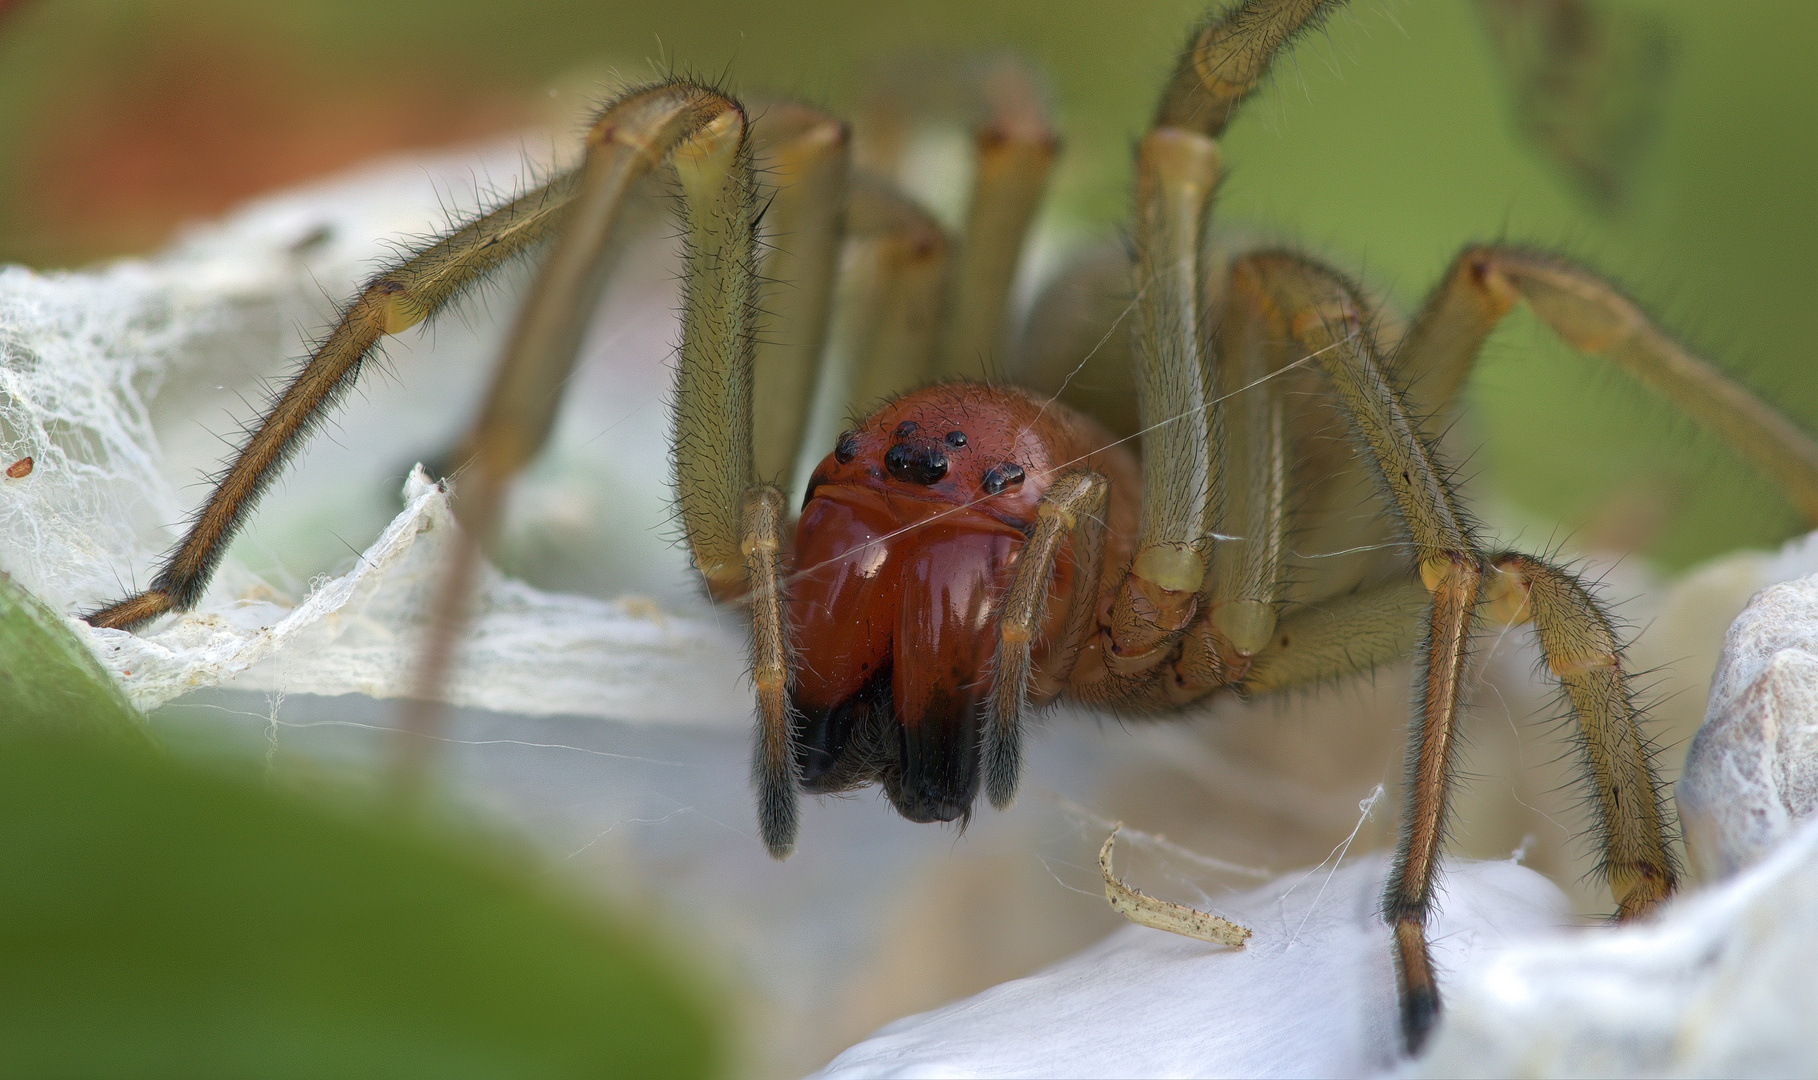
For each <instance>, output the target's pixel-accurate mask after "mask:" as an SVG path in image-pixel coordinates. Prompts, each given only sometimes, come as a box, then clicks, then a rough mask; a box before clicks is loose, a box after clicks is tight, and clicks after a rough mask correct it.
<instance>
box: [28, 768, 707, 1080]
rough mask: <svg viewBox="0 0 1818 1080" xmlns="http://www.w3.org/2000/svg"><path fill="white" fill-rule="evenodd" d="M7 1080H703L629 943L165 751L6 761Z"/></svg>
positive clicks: (668, 981)
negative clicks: (54, 1079)
mask: <svg viewBox="0 0 1818 1080" xmlns="http://www.w3.org/2000/svg"><path fill="white" fill-rule="evenodd" d="M0 867H4V871H3V872H0V1047H3V1048H4V1049H3V1050H0V1075H4V1076H29V1077H51V1076H82V1077H116V1076H118V1077H129V1076H130V1077H158V1076H172V1077H177V1076H181V1077H213V1076H219V1077H242V1078H264V1077H330V1076H332V1077H366V1076H371V1077H418V1076H421V1077H437V1078H458V1077H488V1078H493V1077H583V1076H626V1077H633V1076H635V1077H640V1078H642V1077H694V1076H702V1075H707V1074H709V1073H712V1072H715V1071H717V1070H716V1067H715V1066H716V1060H717V1043H716V1040H715V1038H714V1031H713V1028H712V1027H711V1026H710V1024H709V1022H708V1020H707V1018H706V1014H705V1012H704V1011H703V1009H702V1008H701V1006H700V1004H699V1002H698V1001H697V999H696V997H695V996H694V995H692V994H690V993H689V992H688V991H687V990H686V989H685V988H684V987H683V986H682V985H681V983H680V981H679V980H678V979H677V978H676V977H675V976H674V975H672V974H670V973H669V972H667V971H666V970H665V967H664V965H663V964H661V963H660V962H659V959H658V957H657V956H656V955H655V954H654V952H653V951H652V950H650V949H648V948H647V947H645V946H644V945H642V944H641V943H639V942H638V941H636V940H634V935H633V933H631V932H630V931H628V930H625V929H616V930H615V929H613V928H610V927H608V926H607V925H605V924H604V923H603V922H602V920H600V919H599V918H597V917H590V916H589V915H586V914H583V913H581V912H580V911H579V910H578V909H577V908H574V907H572V906H570V905H564V904H563V903H561V902H559V901H557V900H555V899H552V898H551V897H549V896H547V895H544V894H542V893H541V892H539V891H538V890H536V889H533V888H530V887H528V886H526V885H525V884H524V883H522V882H520V881H516V880H514V879H513V878H512V877H511V876H510V875H509V874H508V873H507V872H505V871H504V870H503V869H500V868H497V867H493V866H490V865H487V864H486V863H484V862H482V861H480V860H478V859H476V858H474V857H471V856H468V855H463V854H460V853H457V852H454V851H452V850H449V849H448V848H447V847H446V846H445V845H444V844H443V843H441V842H438V841H436V840H434V839H431V838H430V837H428V836H425V835H422V834H421V833H420V832H418V831H416V830H415V829H414V828H412V827H410V826H408V825H407V824H405V823H404V822H402V821H401V820H392V819H384V820H381V821H376V822H373V821H367V822H362V821H359V820H354V819H353V818H352V817H351V816H349V815H342V814H336V813H331V812H329V811H327V810H324V809H322V808H320V807H316V806H312V805H310V804H308V803H305V802H303V801H301V800H299V799H296V798H291V797H287V796H283V795H280V794H278V793H275V792H273V791H270V790H268V789H266V788H263V787H260V786H255V785H250V784H242V783H238V782H235V781H232V780H229V779H226V778H224V777H221V776H218V775H215V774H212V773H209V772H206V771H203V770H200V769H197V768H194V767H192V766H188V765H184V764H181V763H179V762H176V761H173V760H171V759H170V758H169V757H167V756H166V755H163V754H161V753H158V752H155V751H150V750H131V749H123V748H119V747H105V746H97V745H95V744H94V743H93V742H92V741H81V740H70V739H65V738H59V739H45V738H18V739H13V740H10V741H8V742H7V743H6V744H5V745H4V746H3V747H0Z"/></svg>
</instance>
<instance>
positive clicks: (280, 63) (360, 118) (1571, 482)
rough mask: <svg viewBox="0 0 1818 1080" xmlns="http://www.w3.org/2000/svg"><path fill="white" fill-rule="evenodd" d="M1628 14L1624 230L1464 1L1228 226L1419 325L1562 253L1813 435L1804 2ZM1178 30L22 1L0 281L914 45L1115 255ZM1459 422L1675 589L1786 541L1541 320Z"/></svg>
mask: <svg viewBox="0 0 1818 1080" xmlns="http://www.w3.org/2000/svg"><path fill="white" fill-rule="evenodd" d="M1625 6H1627V7H1629V8H1632V9H1636V10H1640V11H1644V12H1646V13H1649V14H1651V15H1653V16H1655V17H1657V18H1658V20H1659V21H1660V22H1661V24H1662V25H1664V26H1665V27H1666V29H1667V30H1668V31H1669V32H1670V34H1671V35H1672V37H1673V38H1674V39H1675V41H1676V50H1675V62H1674V64H1673V68H1672V75H1671V79H1670V81H1669V83H1668V84H1667V89H1666V92H1665V94H1664V100H1663V102H1662V105H1661V116H1662V123H1661V126H1660V128H1659V131H1658V136H1657V138H1655V139H1654V140H1653V141H1652V143H1651V145H1650V147H1649V149H1648V151H1647V152H1646V153H1645V155H1644V156H1643V157H1642V159H1641V161H1640V163H1639V167H1638V169H1637V171H1636V174H1635V177H1634V183H1633V185H1632V191H1631V193H1630V197H1629V199H1628V200H1627V203H1626V205H1625V206H1624V207H1622V208H1621V209H1620V211H1619V212H1617V213H1614V214H1605V213H1602V212H1600V211H1599V210H1598V209H1597V208H1596V207H1595V206H1594V205H1593V204H1592V203H1591V202H1590V201H1588V200H1587V199H1586V198H1584V197H1583V196H1582V195H1580V194H1579V193H1578V192H1577V191H1576V190H1574V189H1573V188H1572V187H1571V185H1570V184H1568V183H1567V182H1566V181H1565V180H1564V179H1563V177H1562V174H1561V173H1560V171H1559V170H1558V169H1556V168H1554V167H1553V166H1552V165H1550V164H1549V163H1548V162H1547V161H1546V160H1545V159H1544V158H1543V157H1542V155H1541V154H1540V153H1539V152H1537V150H1536V148H1535V147H1534V146H1532V145H1530V144H1528V143H1526V142H1524V141H1523V140H1522V139H1521V137H1520V136H1519V135H1518V134H1517V132H1516V128H1515V124H1514V122H1513V110H1512V107H1511V94H1510V82H1509V80H1508V79H1507V78H1506V77H1505V76H1504V74H1503V73H1502V72H1500V71H1499V70H1498V68H1497V67H1496V65H1495V62H1494V60H1493V56H1494V53H1493V50H1492V48H1491V46H1490V43H1489V40H1488V37H1487V35H1486V32H1485V25H1484V22H1483V20H1481V19H1480V18H1479V16H1478V13H1477V12H1476V11H1475V10H1473V7H1472V5H1471V3H1469V2H1468V0H1418V2H1416V0H1391V2H1384V0H1367V2H1364V3H1361V4H1358V5H1357V6H1356V8H1355V9H1354V10H1353V11H1351V12H1349V13H1347V14H1345V15H1343V16H1341V17H1340V18H1338V19H1336V20H1335V21H1334V22H1333V24H1332V26H1331V27H1330V29H1329V31H1328V32H1326V33H1325V34H1323V35H1320V36H1318V37H1316V38H1314V39H1312V40H1311V41H1309V42H1308V43H1306V44H1305V45H1303V46H1302V47H1301V48H1300V50H1299V51H1298V52H1297V53H1296V54H1295V55H1294V57H1293V59H1292V61H1291V62H1290V63H1288V64H1286V65H1284V67H1283V68H1282V69H1281V70H1280V72H1279V77H1278V78H1277V79H1276V81H1275V84H1274V85H1273V86H1272V87H1271V88H1270V89H1269V90H1268V91H1267V92H1266V93H1264V94H1263V95H1261V97H1260V98H1259V100H1257V101H1255V102H1253V103H1252V105H1251V106H1250V108H1249V110H1248V112H1247V113H1246V114H1245V115H1244V116H1243V117H1242V118H1241V119H1240V120H1239V122H1238V123H1237V124H1236V126H1235V127H1234V129H1233V130H1232V131H1231V133H1230V137H1229V140H1228V146H1227V150H1228V152H1227V161H1228V162H1229V163H1230V164H1231V166H1232V173H1231V176H1230V179H1229V182H1228V183H1227V185H1226V187H1225V189H1224V193H1223V198H1222V204H1221V206H1222V213H1223V214H1224V215H1225V216H1226V218H1228V219H1231V220H1235V221H1238V222H1241V223H1244V224H1246V225H1253V226H1259V227H1261V228H1262V229H1264V230H1266V231H1268V232H1271V233H1274V234H1278V235H1281V236H1284V237H1287V238H1291V239H1294V240H1296V241H1299V242H1301V243H1304V244H1306V245H1307V246H1309V247H1311V248H1312V249H1314V250H1316V251H1319V252H1321V253H1323V254H1325V255H1328V256H1329V257H1331V258H1333V259H1335V260H1337V261H1338V262H1339V263H1340V264H1341V265H1345V266H1347V267H1349V268H1351V269H1353V270H1356V271H1359V272H1361V273H1362V274H1364V275H1365V276H1366V278H1367V279H1368V280H1370V281H1371V282H1372V283H1374V284H1377V285H1381V286H1386V287H1387V288H1389V289H1390V290H1391V291H1392V293H1393V295H1395V296H1396V297H1397V299H1398V300H1400V301H1401V302H1402V303H1403V304H1404V305H1412V304H1413V303H1416V302H1417V301H1418V298H1419V296H1420V295H1421V294H1422V292H1423V291H1424V290H1425V288H1426V287H1427V285H1428V284H1429V283H1430V282H1432V281H1434V280H1435V279H1436V277H1437V276H1438V275H1439V274H1440V272H1441V271H1442V269H1443V268H1444V266H1445V264H1446V262H1447V260H1448V258H1449V257H1450V256H1451V255H1452V253H1453V252H1454V251H1455V250H1456V249H1457V247H1458V245H1459V244H1460V243H1461V242H1463V241H1465V240H1467V239H1487V238H1496V237H1507V238H1510V239H1513V240H1517V241H1524V242H1531V243H1537V244H1541V245H1546V246H1550V247H1557V248H1559V249H1562V250H1564V251H1566V252H1568V253H1570V254H1573V255H1575V256H1578V257H1580V258H1583V259H1585V260H1587V261H1589V262H1592V263H1594V264H1595V265H1598V266H1600V267H1603V268H1606V269H1607V270H1608V271H1609V272H1611V273H1612V274H1614V275H1615V276H1616V277H1617V278H1618V279H1619V280H1621V281H1622V282H1623V283H1625V284H1626V285H1627V286H1628V287H1629V288H1630V289H1631V290H1632V291H1633V292H1634V293H1635V294H1636V295H1637V296H1638V297H1640V298H1641V299H1642V300H1643V301H1644V302H1646V303H1647V304H1648V306H1650V307H1651V308H1652V309H1653V310H1655V311H1656V312H1658V313H1659V314H1660V315H1661V316H1662V317H1663V318H1664V320H1665V321H1666V322H1667V323H1668V324H1669V325H1670V326H1671V327H1673V328H1674V329H1675V330H1676V331H1677V332H1678V333H1680V334H1681V335H1683V336H1685V337H1686V338H1688V339H1689V340H1690V341H1691V342H1692V343H1693V344H1694V345H1696V346H1698V347H1700V348H1702V349H1704V350H1706V351H1708V352H1709V353H1710V354H1711V355H1713V356H1715V357H1716V358H1717V359H1718V360H1719V361H1720V362H1721V363H1723V364H1725V365H1727V366H1728V367H1730V368H1731V369H1732V370H1735V371H1737V372H1738V373H1740V374H1741V375H1742V376H1743V377H1744V378H1745V379H1746V380H1747V381H1748V382H1749V383H1751V384H1752V385H1753V386H1755V387H1756V388H1757V389H1759V390H1760V391H1762V392H1763V393H1764V394H1766V395H1767V396H1768V397H1769V398H1770V399H1772V400H1773V401H1775V402H1776V403H1778V404H1779V405H1780V406H1781V407H1782V408H1784V409H1785V410H1787V411H1788V412H1789V413H1791V414H1792V415H1794V416H1795V417H1797V418H1799V419H1800V420H1801V421H1802V422H1803V423H1805V424H1807V425H1808V426H1812V427H1818V380H1813V379H1811V378H1809V377H1806V375H1805V372H1806V371H1807V369H1808V361H1807V357H1808V356H1809V355H1810V352H1811V344H1810V333H1809V329H1808V316H1809V312H1810V310H1811V307H1812V301H1813V300H1814V299H1818V296H1815V293H1818V198H1815V196H1818V130H1815V125H1814V104H1815V103H1818V64H1814V63H1813V62H1812V61H1813V57H1814V56H1818V5H1814V4H1811V3H1809V2H1807V0H1750V2H1749V3H1744V4H1722V5H1713V4H1710V3H1704V2H1700V0H1633V2H1631V3H1628V4H1627V5H1625ZM1196 13H1197V8H1196V7H1195V6H1193V5H1190V4H1182V3H1179V2H1176V0H1165V2H1155V0H1148V2H1135V3H1119V4H1106V3H1102V2H1100V0H1049V2H1045V3H1032V2H1027V0H1012V2H1000V3H986V4H981V3H977V2H976V0H922V2H919V3H915V4H904V5H858V4H852V3H840V2H829V0H771V2H766V3H762V4H758V3H749V2H743V3H742V2H736V0H696V2H693V3H688V4H648V3H625V2H615V0H604V2H601V0H589V2H585V3H583V2H579V0H527V2H524V3H518V4H511V5H499V4H489V3H475V2H471V0H453V2H450V0H433V2H432V0H395V2H392V3H387V4H371V3H363V2H360V3H356V2H354V0H322V2H318V3H277V4H267V5H252V6H249V5H240V4H227V3H218V2H210V0H160V2H157V3H151V2H145V0H26V2H24V3H21V4H18V5H17V6H15V7H13V8H12V9H11V11H10V13H9V14H8V15H7V16H6V19H5V22H3V23H0V259H5V260H10V261H23V262H27V263H31V264H36V265H40V266H60V265H72V264H76V263H80V262H83V261H87V260H90V259H94V258H97V257H101V256H106V255H111V254H119V253H124V252H131V251H136V250H146V249H149V248H151V247H154V246H155V245H156V244H157V243H158V242H159V241H160V240H161V239H162V238H163V237H164V236H166V235H168V233H169V231H170V230H171V228H172V227H173V226H174V225H175V224H177V223H178V222H180V221H182V220H185V219H187V218H194V217H199V216H206V215H209V214H213V213H217V212H219V211H221V210H223V209H225V208H226V207H228V206H231V205H233V204H234V203H235V202H236V201H238V200H240V199H242V198H244V197H245V196H247V195H250V194H252V193H253V192H255V191H259V190H262V189H266V188H270V187H273V186H278V185H282V184H285V183H289V182H294V181H295V180H298V179H301V178H303V177H305V176H308V175H312V174H315V173H320V172H323V171H327V170H331V169H334V168H336V167H339V166H341V165H345V164H348V163H351V162H353V161H356V160H359V159H361V158H364V157H367V156H370V155H373V154H377V153H381V152H385V151H389V150H394V149H398V148H401V147H413V146H427V145H435V144H439V143H446V142H450V141H458V140H461V139H466V138H473V137H477V136H480V135H484V134H488V133H492V132H496V131H499V130H502V129H508V128H510V127H511V126H513V125H515V124H520V123H525V122H528V121H531V120H534V119H535V118H536V117H537V115H538V114H537V101H538V98H539V92H540V88H542V87H544V86H546V85H548V84H549V82H550V81H551V80H554V79H557V78H559V77H561V76H563V74H564V73H568V72H573V71H574V70H576V69H577V67H581V66H585V65H596V67H595V68H594V70H598V71H607V70H614V71H617V72H618V73H620V74H621V75H622V76H623V77H626V78H632V79H637V78H644V77H647V76H648V75H650V74H651V73H652V72H653V71H656V70H661V69H664V68H665V67H666V65H670V64H673V65H675V66H677V67H679V68H684V69H688V70H693V71H699V72H705V73H709V74H716V73H723V74H724V75H725V77H726V78H727V79H728V80H729V81H730V82H731V83H732V84H733V85H734V87H735V88H737V89H740V90H743V91H748V92H749V91H758V92H770V93H775V92H782V93H792V94H797V95H801V96H803V97H806V98H808V99H811V100H816V101H820V102H824V103H826V104H829V105H832V106H833V107H835V108H839V107H841V106H843V105H846V104H849V103H850V101H851V100H852V99H853V98H854V97H855V83H856V81H857V80H856V78H855V76H857V75H858V74H860V73H862V72H863V71H865V70H866V69H867V67H868V66H869V65H872V64H874V63H875V62H876V61H877V60H879V59H881V58H888V57H889V56H891V55H893V54H897V55H900V54H902V53H903V52H905V51H906V50H910V49H915V48H921V47H927V46H933V47H937V48H991V49H1010V50H1014V51H1016V52H1018V53H1020V54H1022V55H1024V56H1027V57H1029V58H1030V59H1032V60H1034V61H1035V62H1036V63H1037V64H1038V65H1039V66H1040V67H1041V69H1042V70H1043V71H1044V72H1045V73H1046V74H1047V76H1048V77H1049V78H1050V79H1051V80H1052V81H1053V84H1054V88H1055V98H1056V101H1057V103H1058V107H1059V111H1060V116H1061V121H1062V124H1063V127H1064V130H1065V132H1066V137H1067V150H1066V154H1065V159H1064V164H1063V166H1062V170H1061V173H1060V175H1059V177H1058V180H1057V183H1056V190H1055V198H1054V203H1053V207H1052V209H1051V211H1050V223H1051V224H1061V225H1066V226H1076V227H1077V226H1084V227H1087V228H1092V227H1101V228H1105V229H1109V228H1112V227H1114V226H1115V223H1117V222H1119V221H1120V220H1121V219H1122V218H1123V216H1124V213H1125V203H1126V192H1127V189H1128V183H1129V172H1130V170H1129V158H1130V154H1129V147H1130V144H1131V140H1132V138H1133V136H1134V134H1135V133H1137V132H1138V131H1139V130H1140V129H1141V127H1142V124H1143V122H1144V120H1145V118H1146V116H1147V114H1148V111H1149V109H1150V108H1151V105H1152V101H1153V99H1154V96H1155V93H1156V88H1157V86H1158V84H1159V81H1160V79H1161V77H1162V75H1163V74H1164V72H1165V71H1166V70H1167V68H1168V66H1169V63H1170V59H1171V54H1172V53H1173V51H1174V50H1175V49H1176V48H1177V46H1178V44H1179V42H1180V41H1181V39H1182V32H1183V28H1184V27H1185V26H1186V25H1188V23H1189V22H1190V21H1191V20H1192V18H1193V17H1194V16H1195V14H1196ZM1471 396H1472V399H1473V402H1474V404H1475V406H1476V411H1475V419H1474V421H1473V424H1474V425H1475V426H1474V427H1472V428H1470V429H1469V430H1468V435H1467V438H1468V439H1469V445H1470V446H1473V447H1474V446H1477V445H1479V444H1481V447H1482V449H1481V450H1480V451H1479V452H1477V453H1476V454H1475V455H1474V456H1473V458H1472V460H1471V463H1470V466H1469V471H1470V472H1472V473H1473V474H1476V475H1479V476H1484V475H1487V477H1488V479H1489V482H1488V484H1487V485H1486V486H1483V487H1480V491H1482V490H1488V491H1491V492H1493V493H1495V494H1497V495H1500V496H1503V497H1506V499H1507V500H1508V501H1509V503H1510V504H1511V505H1512V506H1514V507H1516V508H1518V509H1517V510H1515V511H1514V512H1513V513H1512V514H1504V515H1503V516H1504V517H1506V518H1510V519H1512V520H1515V521H1526V522H1529V523H1545V525H1544V528H1545V529H1546V530H1547V533H1548V534H1549V535H1551V536H1556V537H1565V536H1568V535H1569V536H1572V537H1574V539H1575V541H1576V542H1578V543H1579V544H1581V545H1582V546H1589V547H1603V548H1618V549H1623V548H1639V549H1641V550H1643V551H1646V552H1647V553H1648V554H1650V555H1652V556H1653V557H1655V558H1656V559H1658V560H1660V561H1662V562H1664V563H1666V564H1668V565H1672V566H1683V565H1686V564H1688V563H1690V562H1693V561H1696V560H1698V559H1700V558H1703V557H1706V556H1709V555H1712V554H1715V553H1718V552H1721V551H1724V550H1727V549H1730V548H1734V547H1737V546H1741V545H1768V544H1772V543H1774V542H1775V541H1777V540H1779V539H1782V538H1784V537H1785V536H1787V535H1789V534H1790V533H1791V532H1793V531H1794V530H1795V529H1796V528H1797V527H1798V522H1797V520H1796V518H1795V516H1794V514H1793V513H1792V511H1791V510H1790V508H1789V507H1788V506H1787V505H1786V504H1785V503H1784V502H1783V501H1782V500H1781V499H1780V498H1778V496H1777V495H1776V494H1775V493H1774V492H1773V491H1772V490H1771V489H1770V488H1769V486H1768V485H1766V484H1765V483H1764V482H1762V481H1761V480H1759V479H1757V478H1755V477H1754V476H1753V475H1751V474H1750V473H1749V472H1748V471H1747V470H1745V469H1744V468H1743V467H1742V466H1741V465H1740V464H1738V463H1736V462H1735V461H1734V460H1733V459H1731V458H1729V457H1728V456H1727V455H1725V454H1724V453H1723V452H1722V451H1721V450H1720V449H1719V448H1717V447H1716V446H1714V445H1712V444H1711V443H1710V442H1709V441H1708V440H1706V439H1704V438H1703V437H1702V436H1700V435H1699V434H1697V433H1696V432H1695V431H1694V430H1693V429H1692V428H1691V426H1690V425H1689V424H1686V423H1684V422H1682V421H1677V420H1675V419H1674V418H1673V417H1672V416H1671V415H1669V413H1668V412H1667V410H1665V409H1664V408H1662V407H1659V406H1657V405H1655V404H1654V403H1652V402H1651V401H1649V400H1648V399H1647V398H1646V397H1645V395H1644V394H1642V393H1641V392H1639V391H1637V390H1634V389H1632V388H1631V387H1629V386H1628V385H1626V384H1625V382H1624V381H1623V380H1622V379H1621V378H1620V377H1618V376H1615V375H1613V374H1611V373H1609V372H1607V371H1603V370H1600V369H1598V368H1597V367H1595V366H1594V365H1592V364H1590V363H1587V362H1584V361H1582V360H1580V359H1578V358H1577V357H1575V356H1572V355H1570V354H1569V353H1567V352H1566V351H1565V350H1564V349H1562V348H1560V347H1558V346H1556V345H1554V344H1553V343H1552V342H1551V341H1550V340H1548V339H1547V338H1546V336H1545V335H1544V334H1542V333H1541V332H1540V331H1539V330H1538V328H1536V327H1535V326H1534V325H1532V323H1531V320H1529V319H1528V318H1527V317H1526V316H1521V317H1518V318H1516V319H1514V320H1511V324H1510V325H1509V326H1508V327H1507V328H1505V329H1504V330H1503V331H1502V332H1500V333H1499V334H1498V336H1497V338H1496V340H1495V341H1494V343H1493V344H1492V347H1491V348H1490V349H1489V352H1488V355H1487V357H1486V362H1485V364H1484V366H1483V368H1482V370H1481V373H1480V375H1479V376H1478V377H1477V379H1476V380H1475V384H1474V386H1473V389H1472V395H1471ZM1496 516H1497V515H1495V514H1494V513H1493V514H1492V517H1496ZM1554 523H1558V525H1559V526H1560V528H1558V529H1557V530H1555V529H1554ZM1526 539H1527V541H1528V542H1530V543H1534V542H1540V540H1541V539H1545V538H1544V537H1542V538H1536V537H1535V536H1533V535H1532V531H1531V530H1530V535H1529V536H1528V537H1526Z"/></svg>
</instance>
